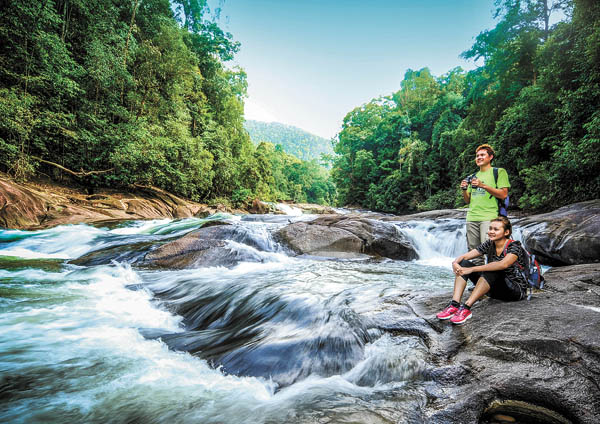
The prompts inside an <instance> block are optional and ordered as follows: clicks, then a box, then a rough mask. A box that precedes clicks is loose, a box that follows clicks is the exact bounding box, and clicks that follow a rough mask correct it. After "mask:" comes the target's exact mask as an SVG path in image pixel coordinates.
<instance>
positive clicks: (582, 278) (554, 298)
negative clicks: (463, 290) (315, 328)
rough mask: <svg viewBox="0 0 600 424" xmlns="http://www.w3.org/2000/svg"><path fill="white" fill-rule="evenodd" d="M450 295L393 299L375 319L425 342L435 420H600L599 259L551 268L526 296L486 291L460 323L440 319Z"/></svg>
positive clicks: (431, 417)
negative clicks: (508, 298)
mask: <svg viewBox="0 0 600 424" xmlns="http://www.w3.org/2000/svg"><path fill="white" fill-rule="evenodd" d="M450 297H451V293H448V295H447V296H442V297H430V298H426V299H410V300H398V299H387V300H386V303H387V304H388V305H389V308H388V309H386V311H385V312H382V313H379V314H376V315H375V316H374V317H373V318H374V319H375V320H376V322H378V324H379V326H380V328H382V329H384V330H386V331H390V332H392V333H400V334H402V333H405V334H414V335H418V336H420V337H421V338H422V339H423V341H424V342H425V343H426V344H427V346H428V347H429V350H430V355H431V361H432V363H433V364H435V366H434V367H433V368H432V369H431V370H430V371H429V372H428V374H429V377H430V378H432V380H433V381H435V382H436V383H437V384H436V385H432V389H431V391H430V393H429V394H428V395H429V400H428V404H427V406H426V410H427V413H428V415H429V421H428V422H429V423H440V424H442V423H449V422H460V423H480V422H481V423H496V422H519V423H552V424H564V423H586V424H593V423H597V422H598V417H600V332H599V331H598V329H600V264H585V265H574V266H568V267H560V268H553V269H551V270H549V271H548V272H547V273H546V288H545V290H543V291H539V292H537V293H535V294H534V295H533V297H532V299H531V300H530V301H521V302H501V301H497V300H494V299H491V298H485V299H484V300H482V301H480V302H478V303H477V304H476V305H475V307H474V308H473V319H471V320H469V322H468V323H467V324H465V325H462V326H453V325H452V324H450V323H449V322H442V321H438V320H437V319H436V318H435V314H436V313H437V312H439V311H440V310H441V309H443V308H444V307H445V305H446V304H447V302H448V301H449V299H450ZM499 417H504V418H503V419H506V421H502V419H499ZM506 417H508V418H506Z"/></svg>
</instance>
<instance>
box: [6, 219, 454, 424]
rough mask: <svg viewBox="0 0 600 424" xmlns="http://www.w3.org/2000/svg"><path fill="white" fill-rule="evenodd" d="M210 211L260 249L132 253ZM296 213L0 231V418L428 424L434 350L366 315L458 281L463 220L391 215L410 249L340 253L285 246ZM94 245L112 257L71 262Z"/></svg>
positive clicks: (237, 244)
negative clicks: (196, 264)
mask: <svg viewBox="0 0 600 424" xmlns="http://www.w3.org/2000/svg"><path fill="white" fill-rule="evenodd" d="M216 219H218V220H221V221H227V222H229V223H230V224H231V225H234V226H239V228H240V231H239V232H238V234H242V235H243V237H242V236H240V238H239V239H237V240H231V241H230V242H229V247H230V248H231V249H234V250H235V249H237V250H244V249H246V250H251V251H252V254H253V255H255V256H258V257H259V258H260V261H257V262H252V263H250V262H242V263H240V264H238V265H236V266H234V267H231V268H224V267H209V268H198V269H186V270H165V269H155V268H146V267H143V266H142V267H140V266H138V265H137V262H136V261H137V260H138V259H139V258H140V257H143V255H144V254H145V252H147V251H150V250H151V249H153V248H154V247H155V246H156V245H158V244H161V243H165V242H168V241H169V240H173V239H176V238H178V237H181V236H183V235H184V234H186V233H188V232H190V231H193V230H195V229H197V228H199V227H201V226H202V225H203V224H204V223H205V222H206V221H207V220H216ZM294 219H307V217H306V216H304V217H302V216H298V217H295V216H288V217H286V219H285V220H281V219H279V218H275V217H273V216H264V217H262V218H261V221H257V220H255V219H250V218H248V219H246V218H245V217H244V218H242V219H240V217H235V216H231V215H219V216H213V217H209V218H207V219H197V218H191V219H185V220H175V221H170V220H155V221H143V222H142V221H137V222H124V223H119V224H110V225H108V224H107V225H101V226H89V225H66V226H60V227H56V228H52V229H48V230H41V231H31V232H29V231H17V230H4V231H1V230H0V310H1V314H0V352H2V353H1V354H0V369H1V371H2V377H1V378H2V380H1V384H0V387H1V393H2V399H3V408H2V409H0V420H2V421H3V422H23V423H31V422H44V423H49V422H50V423H51V422H92V423H94V422H107V421H110V422H150V423H152V422H202V423H246V422H252V423H263V422H264V423H275V422H316V421H319V420H320V421H324V422H327V421H336V420H340V419H342V418H344V419H345V418H347V417H352V416H356V417H360V418H356V419H357V420H361V421H365V420H366V421H371V422H426V419H425V417H423V416H422V412H421V411H422V408H423V406H424V405H425V403H426V401H427V395H426V392H427V389H426V388H427V386H428V385H430V384H432V383H431V381H428V378H427V372H426V370H427V369H429V368H430V367H431V365H430V364H429V363H428V353H427V352H428V351H427V348H426V346H425V345H424V344H423V342H422V341H421V339H419V338H418V337H415V336H399V335H392V334H388V333H385V332H383V331H381V330H380V329H379V328H378V327H377V325H376V320H375V319H374V314H376V313H377V311H379V310H381V308H382V302H385V299H403V298H405V297H406V296H407V295H419V294H422V295H426V294H429V293H432V292H446V291H448V290H449V289H450V288H451V286H452V276H451V273H450V269H449V264H450V261H449V258H450V257H452V256H455V255H457V254H458V253H460V252H461V249H462V246H461V243H464V228H463V227H464V222H462V221H459V220H447V221H443V222H441V223H434V222H409V223H402V224H398V226H399V228H400V230H401V231H402V232H404V234H406V235H407V236H408V237H409V238H410V239H411V240H412V242H413V243H414V244H415V246H416V247H417V249H418V252H419V255H420V259H419V260H417V261H412V262H402V261H393V260H370V259H368V260H364V259H361V260H356V259H354V260H335V261H334V260H317V259H316V258H296V257H290V256H288V255H286V253H285V250H284V249H282V248H281V246H280V245H279V244H278V243H276V242H275V241H274V240H273V238H272V237H271V232H272V231H273V230H274V229H277V228H279V227H280V226H282V225H286V224H287V223H288V222H289V221H290V220H294ZM241 230H243V231H241ZM127 249H131V250H135V251H136V252H137V253H136V254H135V255H126V254H124V253H123V252H124V251H127ZM97 252H108V253H106V254H109V255H113V256H111V257H112V259H111V260H110V261H105V263H100V262H98V264H96V265H93V264H90V263H94V262H93V261H91V262H90V261H88V263H87V264H86V265H84V264H79V265H78V264H77V263H78V262H77V261H73V262H71V260H76V259H78V258H81V257H89V255H94V254H95V253H97Z"/></svg>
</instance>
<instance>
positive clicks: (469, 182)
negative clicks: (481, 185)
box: [465, 175, 473, 184]
mask: <svg viewBox="0 0 600 424" xmlns="http://www.w3.org/2000/svg"><path fill="white" fill-rule="evenodd" d="M465 180H467V184H471V181H473V176H472V175H469V176H468V177H467V178H465Z"/></svg>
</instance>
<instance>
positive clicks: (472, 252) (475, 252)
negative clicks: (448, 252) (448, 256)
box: [452, 249, 483, 273]
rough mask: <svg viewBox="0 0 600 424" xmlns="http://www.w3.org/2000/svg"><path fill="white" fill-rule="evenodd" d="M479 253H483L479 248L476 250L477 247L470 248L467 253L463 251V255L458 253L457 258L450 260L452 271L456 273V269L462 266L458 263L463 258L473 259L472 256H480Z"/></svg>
mask: <svg viewBox="0 0 600 424" xmlns="http://www.w3.org/2000/svg"><path fill="white" fill-rule="evenodd" d="M481 255H483V253H480V252H479V250H477V249H473V250H470V251H468V252H467V253H465V254H464V255H460V256H459V257H458V258H456V259H454V261H453V262H452V271H454V273H456V270H457V269H458V268H462V267H461V266H460V265H459V264H460V263H461V262H462V261H463V260H465V259H466V260H469V259H473V258H476V257H477V256H481Z"/></svg>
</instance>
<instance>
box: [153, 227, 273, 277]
mask: <svg viewBox="0 0 600 424" xmlns="http://www.w3.org/2000/svg"><path fill="white" fill-rule="evenodd" d="M232 242H235V243H239V244H238V245H234V244H233V243H232ZM243 245H246V246H250V247H251V249H250V248H243ZM270 248H272V246H271V245H270V244H269V242H268V239H265V238H261V237H260V236H257V235H255V234H253V233H252V232H250V230H249V229H247V228H244V227H241V226H237V225H213V226H210V227H207V228H204V227H203V228H200V229H199V230H195V231H192V232H190V233H188V234H186V235H185V236H183V237H182V238H180V239H178V240H175V241H172V242H170V243H166V244H164V245H162V246H160V247H159V248H157V249H155V250H153V251H151V252H149V253H148V254H147V255H146V256H145V258H144V264H145V265H149V266H158V267H165V268H177V269H182V268H200V267H207V266H225V267H231V266H235V265H237V264H238V263H239V262H262V261H263V257H262V256H261V255H260V254H259V253H258V251H259V250H269V249H270Z"/></svg>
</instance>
